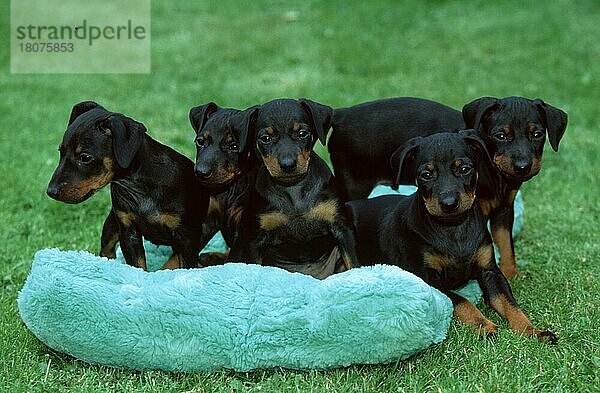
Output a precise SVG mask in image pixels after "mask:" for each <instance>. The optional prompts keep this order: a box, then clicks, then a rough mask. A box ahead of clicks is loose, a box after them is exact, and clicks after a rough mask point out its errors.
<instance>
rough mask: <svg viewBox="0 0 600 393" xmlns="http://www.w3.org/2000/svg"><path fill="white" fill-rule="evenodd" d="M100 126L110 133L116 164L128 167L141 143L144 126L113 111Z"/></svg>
mask: <svg viewBox="0 0 600 393" xmlns="http://www.w3.org/2000/svg"><path fill="white" fill-rule="evenodd" d="M100 126H101V127H102V128H105V129H108V130H109V131H110V133H111V135H112V140H113V142H112V143H113V152H114V154H115V158H116V159H117V164H119V166H120V167H121V168H129V166H130V165H131V163H132V161H133V159H134V158H135V155H136V154H137V152H138V150H139V149H140V146H141V145H142V141H143V139H144V133H145V132H146V127H144V125H143V124H142V123H140V122H137V121H135V120H133V119H131V118H129V117H127V116H124V115H122V114H120V113H113V114H112V115H111V116H109V117H108V118H107V119H105V120H104V121H103V122H102V124H101V125H100Z"/></svg>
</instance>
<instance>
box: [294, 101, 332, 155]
mask: <svg viewBox="0 0 600 393" xmlns="http://www.w3.org/2000/svg"><path fill="white" fill-rule="evenodd" d="M299 101H300V105H302V107H303V108H304V109H305V110H306V111H307V112H308V114H309V115H310V117H311V118H312V122H313V127H314V128H315V130H316V131H317V136H318V137H319V140H320V141H321V144H322V145H323V146H325V143H327V132H328V131H329V128H331V118H332V117H333V109H332V108H331V107H330V106H327V105H323V104H319V103H318V102H314V101H311V100H308V99H306V98H301V99H300V100H299Z"/></svg>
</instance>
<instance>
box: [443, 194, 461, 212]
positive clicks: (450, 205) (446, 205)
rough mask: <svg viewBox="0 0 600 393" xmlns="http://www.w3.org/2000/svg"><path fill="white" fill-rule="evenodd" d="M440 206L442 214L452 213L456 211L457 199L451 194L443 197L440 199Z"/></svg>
mask: <svg viewBox="0 0 600 393" xmlns="http://www.w3.org/2000/svg"><path fill="white" fill-rule="evenodd" d="M440 206H441V208H442V211H443V212H444V213H454V212H455V211H456V210H457V209H458V197H457V196H456V195H453V194H447V195H443V196H442V197H441V198H440Z"/></svg>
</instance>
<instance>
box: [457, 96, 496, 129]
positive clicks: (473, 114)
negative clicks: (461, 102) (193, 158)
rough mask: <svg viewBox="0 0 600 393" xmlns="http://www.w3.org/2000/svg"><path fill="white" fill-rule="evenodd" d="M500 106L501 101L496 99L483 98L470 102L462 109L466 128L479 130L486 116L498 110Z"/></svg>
mask: <svg viewBox="0 0 600 393" xmlns="http://www.w3.org/2000/svg"><path fill="white" fill-rule="evenodd" d="M499 105H500V100H498V99H497V98H494V97H481V98H478V99H476V100H474V101H471V102H469V103H468V104H467V105H465V106H464V107H463V109H462V113H463V119H464V120H465V124H466V126H467V127H468V128H473V129H475V130H478V129H479V126H480V125H481V122H482V121H483V119H485V116H486V115H487V114H489V113H490V112H492V111H493V110H495V109H497V108H498V106H499Z"/></svg>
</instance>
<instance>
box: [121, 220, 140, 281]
mask: <svg viewBox="0 0 600 393" xmlns="http://www.w3.org/2000/svg"><path fill="white" fill-rule="evenodd" d="M119 242H120V243H121V251H123V256H124V257H125V262H127V264H128V265H130V266H136V267H139V268H142V269H144V270H147V269H146V253H145V251H144V245H143V242H142V235H141V234H140V233H139V232H138V231H137V230H136V229H135V227H134V226H133V225H130V226H125V225H120V233H119Z"/></svg>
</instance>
